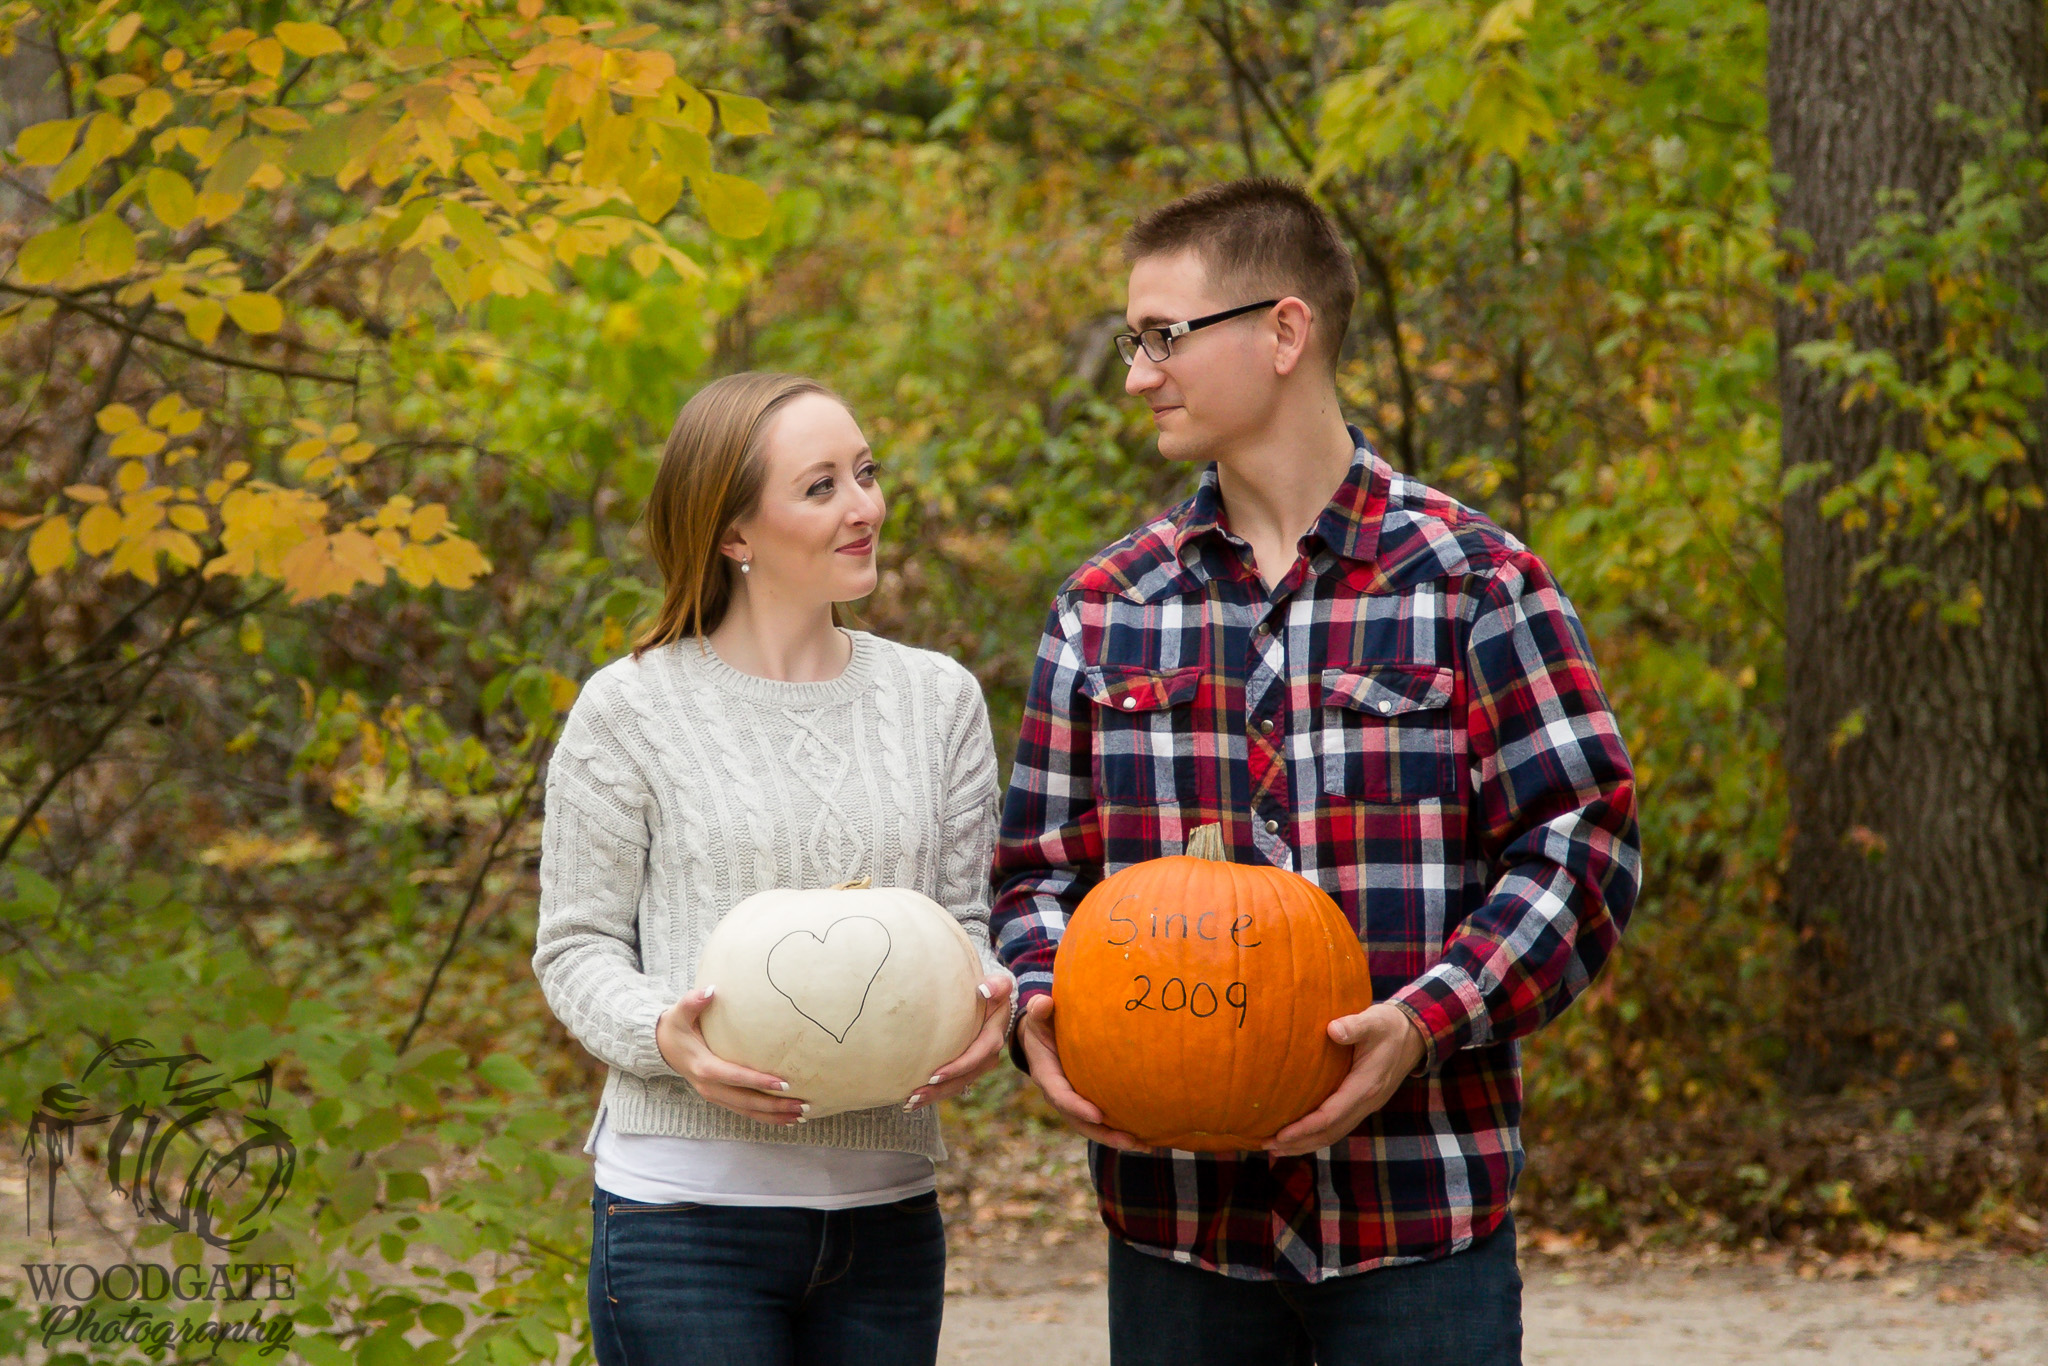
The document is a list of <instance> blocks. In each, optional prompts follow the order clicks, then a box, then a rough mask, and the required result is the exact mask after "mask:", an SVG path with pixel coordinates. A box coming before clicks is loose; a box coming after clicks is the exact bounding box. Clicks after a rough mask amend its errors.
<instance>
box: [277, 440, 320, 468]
mask: <svg viewBox="0 0 2048 1366" xmlns="http://www.w3.org/2000/svg"><path fill="white" fill-rule="evenodd" d="M326 449H327V438H326V437H323V436H313V437H308V438H306V439H305V440H304V441H294V442H293V443H292V444H291V446H290V448H289V449H287V450H286V451H285V453H284V458H285V459H287V460H290V461H293V462H294V463H296V462H298V461H300V460H311V459H312V458H313V457H314V456H316V455H318V454H320V453H321V452H322V451H324V450H326Z"/></svg>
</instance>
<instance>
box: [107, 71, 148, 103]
mask: <svg viewBox="0 0 2048 1366" xmlns="http://www.w3.org/2000/svg"><path fill="white" fill-rule="evenodd" d="M148 85H149V82H148V81H145V80H143V79H142V77H140V76H137V75H135V74H134V73H133V72H128V71H124V72H122V73H121V74H120V75H118V76H108V77H106V78H105V79H104V80H101V81H99V82H97V83H95V84H94V86H93V89H94V90H97V91H99V93H100V94H102V95H105V96H106V97H107V98H108V99H110V100H120V99H126V98H127V97H128V96H130V95H132V94H134V93H135V92H136V91H138V90H142V89H145V88H146V87H147V86H148Z"/></svg>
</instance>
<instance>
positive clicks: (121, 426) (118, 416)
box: [93, 403, 142, 436]
mask: <svg viewBox="0 0 2048 1366" xmlns="http://www.w3.org/2000/svg"><path fill="white" fill-rule="evenodd" d="M93 421H95V422H97V423H99V426H100V430H101V431H103V432H105V433H106V434H107V435H108V436H112V435H113V434H114V433H116V432H125V431H127V430H128V429H129V428H130V427H139V426H141V425H142V419H141V418H140V417H138V416H136V413H135V410H134V409H133V408H131V407H129V406H128V405H127V404H125V403H109V404H108V405H107V406H106V407H104V408H102V409H100V410H99V412H97V413H95V414H94V415H93Z"/></svg>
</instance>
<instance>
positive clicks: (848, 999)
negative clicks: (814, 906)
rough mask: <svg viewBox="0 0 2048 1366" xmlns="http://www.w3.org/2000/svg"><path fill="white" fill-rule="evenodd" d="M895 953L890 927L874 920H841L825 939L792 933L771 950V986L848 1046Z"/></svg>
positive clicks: (852, 917) (861, 917) (828, 929)
mask: <svg viewBox="0 0 2048 1366" xmlns="http://www.w3.org/2000/svg"><path fill="white" fill-rule="evenodd" d="M889 949H890V940H889V927H888V926H886V925H884V924H883V923H882V922H881V921H879V920H877V919H875V918H874V917H873V916H871V915H849V916H844V917H842V918H840V919H838V920H835V921H833V922H832V924H831V925H829V926H827V927H826V929H825V934H824V937H823V938H820V937H819V936H817V935H815V934H813V933H811V932H810V931H809V930H792V931H791V932H790V933H788V934H785V935H784V936H782V938H780V939H778V940H776V941H775V947H774V948H772V949H770V950H768V985H769V986H771V987H774V988H775V989H776V990H777V991H778V992H780V993H782V996H783V999H785V1000H787V1001H788V1002H789V1003H790V1004H791V1005H793V1006H795V1007H796V1011H797V1014H799V1015H801V1016H803V1017H804V1018H805V1019H806V1020H809V1021H810V1022H811V1023H812V1024H814V1025H816V1026H817V1027H818V1028H820V1029H822V1030H824V1031H825V1032H826V1033H827V1034H830V1035H831V1036H832V1039H833V1041H834V1042H835V1043H845V1042H846V1036H847V1034H848V1033H849V1032H850V1031H851V1030H852V1029H853V1025H854V1021H856V1020H858V1019H860V1013H861V1011H863V1010H865V1009H866V1008H867V1003H868V990H869V988H871V987H873V986H874V984H875V978H877V977H879V976H880V975H881V972H882V964H883V963H885V962H887V961H888V958H889Z"/></svg>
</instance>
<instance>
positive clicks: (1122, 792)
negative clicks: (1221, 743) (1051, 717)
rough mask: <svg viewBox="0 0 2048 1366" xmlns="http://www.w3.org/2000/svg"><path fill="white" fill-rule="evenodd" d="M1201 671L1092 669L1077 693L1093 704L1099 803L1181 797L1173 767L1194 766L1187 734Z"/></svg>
mask: <svg viewBox="0 0 2048 1366" xmlns="http://www.w3.org/2000/svg"><path fill="white" fill-rule="evenodd" d="M1201 677H1202V666H1201V665H1199V664H1190V665H1188V666H1187V667H1186V668H1183V669H1150V668H1145V667H1142V666H1138V665H1122V664H1090V665H1086V666H1084V667H1083V668H1082V670H1081V690H1082V691H1083V692H1084V693H1085V694H1087V697H1088V700H1089V701H1090V702H1092V703H1094V704H1095V705H1094V708H1093V711H1094V716H1093V720H1094V722H1095V729H1094V743H1093V750H1094V755H1095V772H1094V775H1093V776H1094V780H1095V795H1096V797H1097V799H1098V800H1101V801H1106V802H1119V803H1140V804H1149V803H1154V802H1162V803H1164V802H1172V801H1175V800H1177V799H1178V797H1179V796H1180V795H1185V794H1181V793H1179V789H1178V786H1177V783H1176V774H1175V767H1176V763H1179V764H1182V765H1185V764H1188V763H1190V762H1192V758H1193V745H1192V743H1191V738H1190V728H1191V727H1192V725H1193V719H1194V710H1195V708H1194V700H1195V690H1196V688H1197V687H1198V686H1199V685H1200V683H1201Z"/></svg>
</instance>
